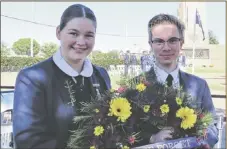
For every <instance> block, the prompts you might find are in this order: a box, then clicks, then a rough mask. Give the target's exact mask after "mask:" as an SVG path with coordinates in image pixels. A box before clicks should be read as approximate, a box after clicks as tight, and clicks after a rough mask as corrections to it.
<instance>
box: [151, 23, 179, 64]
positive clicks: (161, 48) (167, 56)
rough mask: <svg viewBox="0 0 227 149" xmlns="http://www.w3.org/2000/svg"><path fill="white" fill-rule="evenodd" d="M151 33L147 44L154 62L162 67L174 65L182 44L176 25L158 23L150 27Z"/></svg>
mask: <svg viewBox="0 0 227 149" xmlns="http://www.w3.org/2000/svg"><path fill="white" fill-rule="evenodd" d="M151 33H152V39H151V41H149V44H150V46H151V48H152V49H153V51H154V56H155V58H156V62H157V63H158V64H159V65H162V66H164V67H175V66H176V65H177V58H178V56H179V52H180V50H181V48H182V44H183V42H182V40H181V36H180V34H179V31H178V29H177V26H176V25H174V24H169V23H164V24H159V25H156V26H154V27H153V28H152V30H151ZM167 41H168V42H167Z"/></svg>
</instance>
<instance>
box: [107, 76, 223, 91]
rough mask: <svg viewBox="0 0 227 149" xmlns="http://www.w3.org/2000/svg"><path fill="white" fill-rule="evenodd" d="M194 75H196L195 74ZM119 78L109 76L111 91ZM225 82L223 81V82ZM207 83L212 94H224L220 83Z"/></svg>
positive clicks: (116, 86)
mask: <svg viewBox="0 0 227 149" xmlns="http://www.w3.org/2000/svg"><path fill="white" fill-rule="evenodd" d="M195 75H196V74H195ZM205 75H206V74H205V73H204V74H203V75H202V76H205ZM120 78H121V77H120V76H119V75H115V76H110V79H111V83H112V88H113V89H117V88H118V87H119V86H118V85H117V82H118V81H119V80H120ZM223 81H224V82H225V79H224V80H223ZM207 82H208V86H209V88H210V90H211V93H212V92H215V91H218V92H223V94H224V93H225V85H222V84H220V82H218V81H215V80H212V81H210V80H209V81H207Z"/></svg>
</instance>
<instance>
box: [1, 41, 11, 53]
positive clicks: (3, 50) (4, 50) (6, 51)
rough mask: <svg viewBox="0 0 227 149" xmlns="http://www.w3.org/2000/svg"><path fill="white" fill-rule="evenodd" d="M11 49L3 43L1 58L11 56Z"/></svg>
mask: <svg viewBox="0 0 227 149" xmlns="http://www.w3.org/2000/svg"><path fill="white" fill-rule="evenodd" d="M9 50H10V49H9V48H8V47H7V45H6V44H5V43H4V42H1V56H6V55H9V54H10V51H9Z"/></svg>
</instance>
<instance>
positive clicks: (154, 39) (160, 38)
mask: <svg viewBox="0 0 227 149" xmlns="http://www.w3.org/2000/svg"><path fill="white" fill-rule="evenodd" d="M172 38H179V37H175V36H174V37H171V38H169V39H172ZM169 39H168V40H169ZM153 40H164V39H162V38H154V39H153Z"/></svg>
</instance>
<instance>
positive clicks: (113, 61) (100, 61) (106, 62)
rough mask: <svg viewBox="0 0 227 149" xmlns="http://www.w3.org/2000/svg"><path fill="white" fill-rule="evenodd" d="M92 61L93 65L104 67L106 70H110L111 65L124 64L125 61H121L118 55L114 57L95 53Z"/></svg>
mask: <svg viewBox="0 0 227 149" xmlns="http://www.w3.org/2000/svg"><path fill="white" fill-rule="evenodd" d="M91 60H92V63H94V64H96V65H99V66H102V67H104V68H106V69H108V68H109V66H110V65H122V64H123V61H122V60H120V59H119V58H118V57H117V56H116V55H112V53H102V52H95V53H92V58H91Z"/></svg>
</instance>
